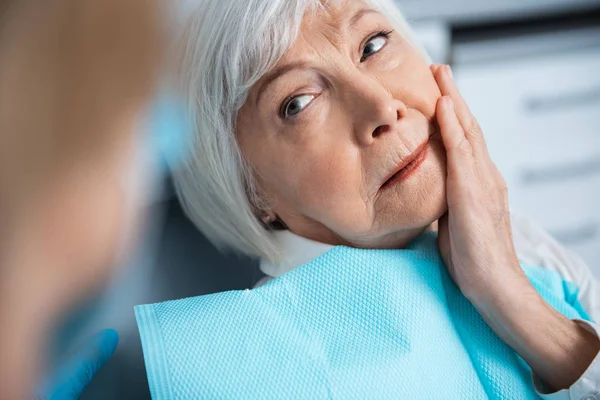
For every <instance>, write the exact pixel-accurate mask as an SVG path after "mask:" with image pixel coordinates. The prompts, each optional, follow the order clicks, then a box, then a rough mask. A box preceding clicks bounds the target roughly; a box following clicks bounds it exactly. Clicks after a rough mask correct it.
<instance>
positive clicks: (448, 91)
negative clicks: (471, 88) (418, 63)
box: [434, 65, 487, 155]
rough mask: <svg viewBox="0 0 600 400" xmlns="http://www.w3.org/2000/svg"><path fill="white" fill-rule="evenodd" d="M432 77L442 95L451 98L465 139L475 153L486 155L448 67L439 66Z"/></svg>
mask: <svg viewBox="0 0 600 400" xmlns="http://www.w3.org/2000/svg"><path fill="white" fill-rule="evenodd" d="M434 75H435V78H436V81H437V83H438V86H439V88H440V91H441V93H442V95H443V96H450V97H452V100H453V102H454V108H455V110H456V115H457V117H458V120H459V121H460V124H461V126H462V127H463V130H464V131H465V136H466V138H467V139H468V140H469V141H470V142H471V143H472V144H473V147H474V150H475V151H476V152H480V153H483V155H486V154H487V148H486V145H485V139H484V137H483V132H482V131H481V127H480V126H479V123H478V122H477V120H476V119H475V117H474V116H473V114H472V113H471V110H470V109H469V106H468V105H467V102H466V101H465V99H464V98H463V97H462V95H461V94H460V92H459V91H458V88H457V87H456V83H455V82H454V77H453V74H452V70H451V69H450V66H448V65H444V66H440V67H439V68H437V70H436V73H435V74H434Z"/></svg>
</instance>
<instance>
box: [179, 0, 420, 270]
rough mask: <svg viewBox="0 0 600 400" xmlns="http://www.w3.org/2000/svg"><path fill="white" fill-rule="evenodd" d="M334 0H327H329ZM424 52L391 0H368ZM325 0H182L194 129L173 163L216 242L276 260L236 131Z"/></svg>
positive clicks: (191, 211)
mask: <svg viewBox="0 0 600 400" xmlns="http://www.w3.org/2000/svg"><path fill="white" fill-rule="evenodd" d="M329 1H332V0H329ZM366 3H367V4H369V5H370V6H372V7H373V8H374V9H376V10H378V11H380V12H381V13H382V14H384V15H386V16H387V18H388V19H389V20H390V22H391V24H392V25H393V26H394V29H396V31H398V32H399V33H400V34H401V35H402V36H403V37H404V38H405V40H408V41H409V42H411V44H412V45H413V46H414V47H415V48H416V49H417V50H418V51H419V52H420V53H421V54H422V55H423V57H424V58H425V59H426V60H429V58H428V56H427V54H426V52H425V50H424V49H423V47H422V46H421V45H420V44H418V42H417V41H416V40H415V37H414V35H413V32H412V30H411V29H410V27H409V25H408V23H407V22H406V20H405V19H404V17H403V16H402V14H401V12H400V10H399V9H398V7H397V6H396V5H395V4H394V0H366ZM322 5H323V0H185V8H182V9H181V10H182V11H183V12H182V14H181V15H182V16H183V17H184V18H183V20H182V21H181V27H182V28H183V29H182V31H181V36H180V42H179V46H178V48H179V51H180V57H179V58H178V59H177V62H178V64H179V65H178V69H179V76H180V78H181V81H180V83H181V84H182V86H181V88H180V89H181V90H182V92H183V96H184V98H183V100H184V102H185V105H186V106H187V113H188V117H189V118H190V122H191V124H192V128H193V132H192V137H191V138H190V141H189V145H190V146H191V149H190V155H189V158H188V160H186V162H185V163H184V165H182V166H179V167H178V168H176V169H175V170H174V171H173V176H174V182H175V190H176V192H177V195H178V197H179V199H180V201H181V204H182V206H183V208H184V210H185V212H186V214H187V215H188V217H189V218H190V219H191V220H192V221H193V222H194V224H196V226H197V227H198V228H199V229H200V231H202V233H204V235H205V236H206V237H207V238H208V239H209V240H210V241H211V242H212V243H213V244H215V245H216V246H217V247H219V248H221V249H229V250H234V251H237V252H241V253H244V254H247V255H250V256H256V257H261V258H267V259H269V260H271V261H276V260H277V259H278V258H279V257H280V256H281V254H280V251H281V249H280V248H279V246H278V245H277V243H276V241H275V240H274V238H273V235H272V232H271V231H270V230H269V229H268V228H267V227H265V226H264V225H263V223H262V222H261V221H260V219H259V217H258V215H259V213H260V212H261V211H263V210H268V204H267V203H266V202H265V200H264V199H262V198H261V196H260V194H259V191H258V189H257V187H256V184H255V181H254V177H253V173H252V168H251V166H250V165H248V164H247V162H246V161H245V160H244V157H243V156H242V154H241V152H240V149H239V147H238V144H237V141H236V135H235V129H236V119H237V116H238V112H239V110H240V109H241V107H242V106H243V104H244V102H245V100H246V98H247V95H248V92H249V91H250V89H251V88H252V86H253V85H254V84H255V83H256V82H257V81H258V80H259V79H260V78H261V77H262V76H263V75H264V74H265V73H266V72H267V71H269V70H270V69H271V68H273V67H274V66H275V64H276V63H277V62H278V61H279V60H280V59H281V57H282V56H283V55H284V53H285V52H286V51H287V50H288V49H289V48H290V47H291V46H292V44H293V43H294V41H295V40H296V37H297V35H298V32H299V29H300V25H301V22H302V20H303V18H304V16H305V15H306V13H307V12H311V11H315V10H317V9H318V8H319V7H322Z"/></svg>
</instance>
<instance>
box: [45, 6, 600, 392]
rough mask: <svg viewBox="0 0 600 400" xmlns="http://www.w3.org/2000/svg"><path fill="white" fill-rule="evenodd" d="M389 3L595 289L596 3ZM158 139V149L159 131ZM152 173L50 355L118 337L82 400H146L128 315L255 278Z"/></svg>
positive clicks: (599, 172)
mask: <svg viewBox="0 0 600 400" xmlns="http://www.w3.org/2000/svg"><path fill="white" fill-rule="evenodd" d="M399 3H400V5H401V7H402V8H403V10H404V12H405V14H406V16H407V17H408V19H409V20H410V21H411V22H412V25H413V27H414V28H415V29H416V31H417V35H418V36H419V37H420V38H421V40H422V41H423V42H424V44H425V46H426V48H427V50H428V51H429V53H430V54H431V56H432V58H433V59H434V62H438V63H449V64H451V65H452V66H453V70H454V75H455V78H456V80H457V82H458V85H459V88H460V89H461V91H462V93H463V95H464V96H465V97H466V99H467V102H468V103H469V104H470V106H471V108H472V110H473V112H474V114H475V115H476V116H477V118H478V119H479V121H480V123H481V125H482V127H483V130H484V132H485V134H486V137H487V140H488V145H489V148H490V152H491V153H492V157H493V158H494V159H495V161H496V163H497V165H498V167H499V168H500V170H501V172H502V173H503V175H504V177H505V178H506V181H507V183H508V186H509V189H510V191H509V193H510V201H511V206H512V208H513V210H514V211H517V212H520V213H523V214H527V215H529V216H531V217H533V218H534V219H535V220H536V221H537V222H538V223H539V224H540V225H542V226H543V227H544V228H545V229H546V230H548V231H549V232H550V233H551V234H552V235H554V236H555V237H556V238H557V239H558V240H559V241H560V242H562V243H563V244H564V245H566V246H567V247H568V248H570V249H572V250H573V251H575V252H576V253H578V254H579V255H580V256H581V257H583V258H584V259H585V260H586V261H587V263H588V264H589V265H590V267H591V268H592V269H593V270H594V273H595V274H596V276H597V277H598V278H599V279H600V262H599V261H598V260H599V259H600V0H493V1H492V0H486V1H481V0H399ZM163 139H164V140H166V141H167V146H161V147H163V148H168V131H167V132H166V139H165V138H162V139H160V138H159V140H163ZM163 144H164V143H163ZM152 168H154V169H155V170H157V171H158V172H159V174H158V175H159V176H160V178H159V179H158V182H157V185H156V187H157V189H156V190H155V191H154V195H153V200H152V214H153V216H156V217H155V218H152V219H151V221H149V222H148V223H147V226H146V227H145V229H144V232H145V234H144V237H143V243H142V245H141V246H140V248H139V250H138V253H137V254H136V255H135V256H134V257H132V259H131V260H130V262H129V264H130V265H128V266H127V268H122V269H121V272H120V275H119V276H118V277H117V278H116V279H115V280H114V282H113V283H112V284H111V285H110V287H109V288H108V289H106V290H105V291H104V292H103V293H102V295H101V296H100V297H99V298H97V299H95V300H93V301H90V302H89V304H87V305H85V306H82V308H81V310H79V312H78V313H77V315H75V316H73V318H72V319H70V320H69V321H66V323H65V326H64V328H63V329H62V330H61V331H60V332H58V334H57V337H59V338H61V340H59V341H58V342H57V346H56V348H57V349H58V350H59V351H57V354H58V353H60V352H61V351H62V350H63V349H64V348H65V347H66V343H72V342H73V340H74V341H75V343H76V342H77V340H78V338H81V337H83V336H86V335H89V334H91V333H93V332H95V331H97V330H99V329H102V328H109V327H112V328H115V329H117V330H118V331H119V333H120V335H121V344H120V346H119V349H118V350H117V353H116V354H115V357H114V358H113V359H112V360H111V361H110V362H109V363H108V364H107V365H106V367H105V368H104V369H103V370H101V372H100V374H99V376H98V377H97V379H95V380H94V381H93V382H92V384H91V386H90V387H89V388H88V390H87V392H86V393H85V395H84V396H83V398H84V399H88V400H89V399H147V398H149V397H150V394H149V390H148V385H147V381H146V374H145V368H144V364H143V357H142V350H141V343H140V339H139V335H138V332H137V327H136V323H135V318H134V314H133V306H134V305H138V304H145V303H152V302H158V301H164V300H170V299H176V298H182V297H189V296H197V295H201V294H206V293H212V292H218V291H224V290H229V289H242V288H248V287H251V286H252V285H253V284H254V283H255V282H256V281H258V280H259V279H260V278H261V273H260V271H259V270H258V266H257V264H256V263H255V262H253V261H251V260H248V259H244V258H240V257H237V256H223V255H221V254H220V253H219V252H218V251H217V250H216V249H214V248H213V247H212V246H211V245H210V244H209V243H208V242H207V240H206V239H205V238H203V237H202V235H200V233H199V232H198V231H197V230H196V229H195V228H194V227H193V226H192V225H191V223H190V222H189V221H188V220H187V219H186V218H185V216H184V215H183V213H182V211H181V208H180V206H179V204H178V203H177V201H176V200H175V199H174V196H173V191H172V188H171V186H170V183H169V177H168V174H167V172H166V168H165V166H164V163H162V162H158V161H157V162H152ZM73 338H74V339H73ZM72 339H73V340H72Z"/></svg>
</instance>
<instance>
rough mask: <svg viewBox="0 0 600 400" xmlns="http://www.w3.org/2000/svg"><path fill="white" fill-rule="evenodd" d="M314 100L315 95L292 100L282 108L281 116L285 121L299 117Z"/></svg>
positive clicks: (306, 95)
mask: <svg viewBox="0 0 600 400" xmlns="http://www.w3.org/2000/svg"><path fill="white" fill-rule="evenodd" d="M314 98H315V96H313V95H310V94H305V95H302V96H297V97H294V98H292V99H290V100H289V101H287V102H285V104H284V105H283V107H282V108H281V116H282V117H283V118H284V119H285V118H290V117H294V116H296V115H298V114H299V113H300V112H301V111H302V110H304V108H305V107H306V106H307V105H309V104H310V102H311V101H313V100H314Z"/></svg>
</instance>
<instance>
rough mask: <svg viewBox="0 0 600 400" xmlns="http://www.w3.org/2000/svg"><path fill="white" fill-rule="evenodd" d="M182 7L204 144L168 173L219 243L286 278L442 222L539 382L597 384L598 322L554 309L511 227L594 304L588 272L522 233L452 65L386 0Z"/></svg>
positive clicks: (476, 293) (552, 392)
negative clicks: (336, 253) (437, 60)
mask: <svg viewBox="0 0 600 400" xmlns="http://www.w3.org/2000/svg"><path fill="white" fill-rule="evenodd" d="M188 3H191V5H192V8H191V9H188V10H187V13H186V23H185V30H184V40H183V42H182V46H181V49H182V50H183V55H182V58H181V64H180V72H181V74H180V75H181V77H182V79H183V85H182V86H183V88H182V89H183V90H184V93H185V100H186V102H187V104H188V107H189V109H188V111H189V113H190V115H191V118H192V120H193V123H194V136H193V139H192V151H193V156H192V157H191V159H190V160H189V162H188V163H187V165H186V166H185V167H184V168H181V169H179V170H178V171H176V173H175V182H176V188H177V192H178V195H179V197H180V199H181V201H182V203H183V204H184V207H185V209H186V211H187V213H188V215H189V216H190V218H191V219H192V220H193V221H194V223H195V224H196V225H197V226H198V228H199V229H200V230H201V231H202V232H203V233H204V234H205V235H206V236H207V237H208V238H209V239H211V240H212V241H213V242H214V243H215V244H216V245H217V246H219V247H221V248H225V249H231V250H234V251H237V252H241V253H244V254H247V255H251V256H256V257H259V258H260V259H261V268H262V270H263V272H265V274H266V275H267V276H268V277H271V278H276V277H279V276H282V275H284V274H285V273H287V272H288V271H291V270H292V269H295V268H296V267H299V266H301V265H303V264H305V263H307V262H309V261H310V260H313V259H315V258H317V257H319V256H320V255H322V254H323V253H325V252H327V251H328V250H329V249H331V248H332V247H334V246H346V247H350V248H356V249H404V248H405V247H406V246H407V245H409V244H410V243H411V242H412V241H413V240H415V238H417V237H418V236H420V235H421V234H423V233H424V232H426V231H435V232H437V244H438V246H439V251H440V253H441V256H442V258H443V261H444V264H445V266H446V267H447V269H448V271H449V273H450V276H451V277H452V279H453V281H454V282H455V284H456V285H457V286H458V288H459V289H460V291H461V292H462V294H463V295H464V296H465V297H466V298H467V299H468V300H469V301H470V303H471V304H472V305H473V306H474V307H475V309H476V310H477V311H478V312H479V314H481V317H483V319H484V320H485V322H487V324H488V325H489V326H490V327H491V328H492V329H493V331H494V332H495V333H496V335H498V336H499V337H500V338H501V339H502V340H503V341H504V342H505V343H506V344H508V345H509V346H510V347H511V348H512V349H513V350H514V352H516V353H517V354H518V355H519V356H520V357H522V359H523V360H524V361H526V362H527V364H528V365H529V366H530V367H531V369H532V371H533V372H534V379H533V380H531V382H530V383H531V386H532V387H533V386H535V388H536V389H537V390H538V392H539V393H540V394H541V395H544V396H547V398H590V399H591V398H597V397H593V395H594V393H596V394H597V393H598V391H599V390H600V360H599V358H598V352H599V349H600V341H599V340H598V332H599V330H598V327H597V326H596V325H593V324H592V323H586V322H583V321H578V320H570V319H568V318H566V317H565V316H563V315H562V314H561V313H559V312H558V311H556V310H555V309H554V308H552V307H550V306H548V304H547V303H546V302H545V301H544V299H543V298H542V297H541V296H540V294H539V293H538V292H537V291H536V290H535V289H534V287H533V286H532V284H531V283H530V280H529V279H527V276H526V275H525V273H524V272H523V269H522V268H521V267H520V264H519V257H518V255H517V251H516V250H515V242H514V240H513V236H515V237H517V238H521V239H520V242H519V243H521V244H520V246H521V247H522V251H521V250H519V254H521V253H523V254H524V257H530V260H533V261H534V262H539V263H541V264H545V265H542V266H545V267H548V268H553V269H556V270H558V271H559V272H561V273H562V274H563V277H565V278H566V279H567V280H571V281H573V280H577V282H576V283H581V282H587V283H586V285H587V286H586V287H585V288H582V290H581V293H583V295H585V296H586V297H585V298H584V297H581V303H582V304H584V307H585V308H587V309H588V310H587V311H588V313H593V312H597V311H598V310H599V309H598V308H597V307H598V304H597V303H595V304H594V302H595V301H596V300H595V299H594V297H593V296H595V294H594V289H593V287H592V286H591V285H593V284H594V283H593V282H592V278H591V277H590V274H589V272H587V270H586V269H585V266H582V265H581V263H580V262H579V261H577V259H573V258H572V256H570V255H568V253H566V252H565V251H564V250H562V249H561V248H560V246H558V245H557V244H556V243H555V242H554V241H553V240H552V239H550V238H548V237H547V236H546V235H545V234H544V233H543V232H540V231H539V230H536V229H535V228H534V227H532V226H530V225H526V224H524V223H523V222H520V225H521V226H522V227H524V228H522V229H521V230H516V232H515V235H513V230H512V227H511V219H510V215H509V210H508V205H507V191H506V185H505V182H504V180H503V178H502V176H501V174H500V173H499V171H498V169H497V168H496V167H495V165H494V163H493V161H492V160H491V159H490V156H489V153H488V151H487V148H486V144H485V140H484V136H483V133H482V131H481V129H480V127H479V125H478V124H477V122H476V120H475V119H474V117H473V116H472V115H471V113H470V112H469V108H468V106H467V104H466V103H465V101H464V100H463V99H462V97H461V95H460V93H459V92H458V90H457V88H456V86H455V83H454V81H453V76H452V72H451V70H450V68H449V67H448V66H441V65H430V62H429V59H428V57H427V55H426V54H425V51H424V50H423V49H422V48H421V47H420V46H419V44H418V43H417V41H416V40H415V38H414V36H413V34H412V32H411V30H410V28H409V26H408V25H407V23H406V21H405V20H404V19H403V17H402V15H401V13H400V12H399V10H398V9H397V7H396V6H395V5H394V3H393V1H392V0H340V1H334V0H331V1H319V0H246V1H239V0H203V1H202V2H198V3H197V4H196V3H195V2H188ZM523 229H524V230H523ZM532 235H533V236H532ZM519 243H517V246H519ZM548 254H551V255H550V256H547V255H548ZM544 257H546V258H545V260H546V261H547V260H548V259H549V258H550V259H552V260H551V261H550V262H544ZM368 267H369V268H370V267H371V266H368ZM275 280H277V279H275ZM581 293H580V296H583V295H582V294H581ZM594 307H596V308H594ZM596 315H597V314H596ZM422 356H423V357H427V355H426V354H423V355H422ZM448 383H449V384H451V383H450V382H448ZM505 390H506V391H508V392H507V393H505V395H506V397H508V398H510V397H511V396H514V397H513V398H521V396H520V395H519V394H518V393H513V394H510V393H511V392H510V391H511V390H512V388H511V387H507V388H505ZM588 393H591V395H590V396H592V397H584V395H586V394H588ZM403 395H406V393H404V394H403V393H398V396H400V397H402V396H403ZM465 396H468V394H467V393H465ZM442 397H443V396H442Z"/></svg>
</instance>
